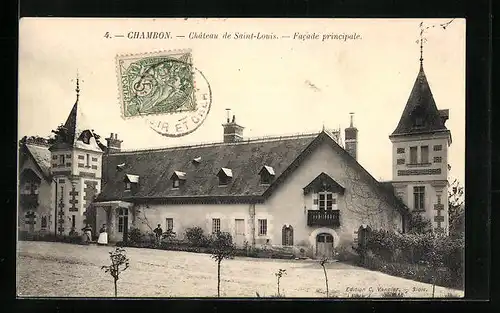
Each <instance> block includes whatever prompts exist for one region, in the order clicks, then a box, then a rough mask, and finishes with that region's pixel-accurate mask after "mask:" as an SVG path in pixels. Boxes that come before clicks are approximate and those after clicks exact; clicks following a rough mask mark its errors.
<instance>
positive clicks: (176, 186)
mask: <svg viewBox="0 0 500 313" xmlns="http://www.w3.org/2000/svg"><path fill="white" fill-rule="evenodd" d="M180 186H181V180H180V179H178V178H174V179H172V189H179V187H180Z"/></svg>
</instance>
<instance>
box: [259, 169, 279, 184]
mask: <svg viewBox="0 0 500 313" xmlns="http://www.w3.org/2000/svg"><path fill="white" fill-rule="evenodd" d="M259 175H260V184H261V185H269V184H271V182H272V181H273V179H274V176H275V173H274V169H273V168H272V167H271V166H268V165H264V166H263V167H262V169H261V170H260V172H259Z"/></svg>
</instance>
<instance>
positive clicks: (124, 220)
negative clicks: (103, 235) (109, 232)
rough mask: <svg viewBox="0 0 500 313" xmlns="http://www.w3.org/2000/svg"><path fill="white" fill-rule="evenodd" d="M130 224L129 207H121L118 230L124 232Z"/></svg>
mask: <svg viewBox="0 0 500 313" xmlns="http://www.w3.org/2000/svg"><path fill="white" fill-rule="evenodd" d="M127 224H128V209H125V208H120V209H119V211H118V232H119V233H123V231H124V229H125V226H126V225H127Z"/></svg>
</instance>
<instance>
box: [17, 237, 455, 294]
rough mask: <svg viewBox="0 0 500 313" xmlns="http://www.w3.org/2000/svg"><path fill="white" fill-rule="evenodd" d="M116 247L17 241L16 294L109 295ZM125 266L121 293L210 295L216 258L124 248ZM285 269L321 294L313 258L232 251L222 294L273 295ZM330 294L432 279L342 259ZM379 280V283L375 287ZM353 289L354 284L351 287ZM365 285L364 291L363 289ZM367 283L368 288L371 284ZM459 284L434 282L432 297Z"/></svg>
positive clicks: (286, 282)
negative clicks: (446, 285) (108, 267)
mask: <svg viewBox="0 0 500 313" xmlns="http://www.w3.org/2000/svg"><path fill="white" fill-rule="evenodd" d="M112 249H113V247H103V246H93V245H90V246H82V245H71V244H65V243H48V242H29V241H22V242H19V244H18V247H17V251H18V262H17V294H18V296H20V297H24V296H38V297H112V296H113V295H114V290H113V280H112V277H111V276H110V275H109V274H108V273H104V271H103V270H101V266H102V265H109V263H110V260H109V254H108V252H109V251H111V250H112ZM126 251H127V256H128V258H129V259H130V268H129V269H127V270H126V271H125V272H123V274H121V276H120V279H119V281H118V296H120V297H214V296H216V295H217V266H216V263H215V262H214V261H213V259H211V257H210V255H209V254H201V253H189V252H178V251H164V250H154V249H137V248H126ZM279 269H285V270H286V272H287V275H285V276H283V278H282V279H281V283H280V291H281V293H284V295H285V296H286V297H324V296H325V294H326V287H325V279H324V272H323V269H322V268H321V266H320V265H319V263H318V262H317V261H311V260H273V259H256V258H242V257H236V258H234V259H232V260H224V261H223V262H222V266H221V295H222V296H224V297H255V296H256V292H258V293H259V294H260V296H272V295H275V294H276V293H277V287H276V276H275V275H274V273H276V272H277V271H278V270H279ZM327 274H328V283H329V290H330V295H334V296H339V297H349V296H351V295H352V294H364V295H365V296H369V295H370V294H371V295H370V296H371V297H380V295H381V294H382V293H383V292H384V291H387V290H388V289H390V288H399V289H400V290H401V291H402V292H403V293H404V294H405V297H431V296H432V285H429V284H424V283H420V282H415V281H411V280H407V279H403V278H399V277H394V276H389V275H386V274H383V273H379V272H375V271H370V270H367V269H364V268H359V267H355V266H351V265H347V264H344V263H340V262H337V263H331V264H328V266H327ZM379 288H381V289H379ZM355 289H356V290H355ZM362 289H364V291H363V290H362ZM370 289H371V290H370ZM450 294H453V295H455V296H456V297H463V292H462V291H457V290H451V289H447V288H443V287H438V286H436V290H435V295H436V297H444V296H447V295H450Z"/></svg>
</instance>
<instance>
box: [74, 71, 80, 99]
mask: <svg viewBox="0 0 500 313" xmlns="http://www.w3.org/2000/svg"><path fill="white" fill-rule="evenodd" d="M75 91H76V101H78V98H80V75H79V74H78V70H76V89H75Z"/></svg>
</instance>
